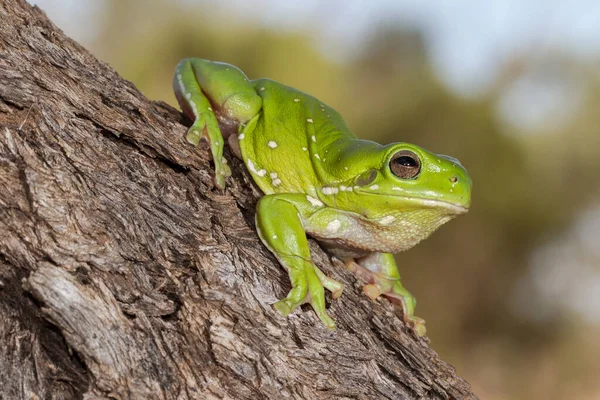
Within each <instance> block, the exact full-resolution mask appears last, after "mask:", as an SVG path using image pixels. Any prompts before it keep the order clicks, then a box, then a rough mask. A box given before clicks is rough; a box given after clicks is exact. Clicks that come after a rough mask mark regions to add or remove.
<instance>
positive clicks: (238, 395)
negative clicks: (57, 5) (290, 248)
mask: <svg viewBox="0 0 600 400" xmlns="http://www.w3.org/2000/svg"><path fill="white" fill-rule="evenodd" d="M182 122H183V117H182V115H181V114H180V113H179V112H178V111H176V110H175V109H173V108H171V107H169V106H168V105H166V104H164V103H162V102H151V101H149V100H147V99H146V98H145V97H144V96H143V95H142V94H141V93H140V92H139V91H138V90H137V89H136V88H135V87H134V86H133V85H132V84H131V83H130V82H127V81H125V80H123V79H122V78H121V77H119V76H118V75H117V73H116V72H115V71H114V70H113V69H111V68H110V67H109V66H108V65H106V64H103V63H101V62H99V61H98V60H96V59H95V58H94V57H93V56H92V55H91V54H90V53H89V52H87V51H86V50H85V49H83V48H82V47H81V46H80V45H78V44H77V43H75V42H73V41H72V40H70V39H69V38H67V37H65V36H64V34H63V33H62V32H61V31H60V30H58V29H57V28H56V27H55V26H54V25H53V24H52V23H51V22H50V21H49V20H48V19H47V17H46V16H45V14H44V13H43V12H42V11H40V10H39V9H38V8H36V7H31V6H30V5H28V4H27V3H25V1H23V0H1V1H0V398H1V399H31V398H34V399H38V398H39V399H41V398H43V399H55V398H56V399H72V398H87V399H107V398H112V399H288V398H290V399H311V400H312V399H421V398H425V399H447V398H461V399H462V398H475V396H474V395H473V394H472V393H471V392H470V389H469V385H468V384H467V383H466V382H465V381H464V380H463V379H461V378H459V377H457V376H456V375H455V372H454V370H453V368H452V367H451V366H449V365H448V364H446V363H445V362H443V361H441V360H440V359H439V358H438V356H437V355H436V354H435V352H433V351H432V350H431V349H430V348H429V347H428V345H427V340H425V339H421V338H418V337H416V336H415V335H414V333H413V332H412V331H411V330H410V329H408V328H407V327H406V326H405V325H404V324H403V322H402V321H401V319H399V318H398V317H397V316H396V314H395V313H396V312H397V310H394V308H393V306H392V305H391V304H389V303H388V302H387V300H381V301H371V300H369V299H368V298H367V297H366V296H364V295H363V294H362V293H361V290H360V283H359V282H357V280H356V279H355V277H354V276H353V275H352V274H351V273H350V272H348V271H346V270H345V269H344V268H343V266H342V265H341V264H340V263H339V262H333V263H332V262H331V261H330V260H329V258H328V257H327V255H326V254H325V253H324V252H323V251H322V250H321V249H320V248H319V247H318V245H317V244H316V243H314V242H311V250H312V252H313V254H314V259H315V261H316V263H317V265H318V266H319V267H320V268H322V269H323V271H325V272H326V273H327V274H329V275H330V276H332V277H334V278H335V279H339V280H341V281H342V282H344V283H345V284H346V289H345V291H344V294H343V295H342V297H341V298H340V299H338V300H336V301H332V302H331V305H330V308H329V312H330V314H331V316H332V317H333V318H334V319H335V320H336V322H337V326H338V328H337V330H336V331H334V332H330V331H328V330H327V329H325V328H324V327H323V325H322V324H321V323H320V322H319V321H318V320H317V318H316V317H315V315H314V314H313V312H312V311H311V310H308V309H303V310H298V311H297V312H295V313H294V314H293V315H291V316H290V317H288V318H284V317H281V316H279V315H278V314H277V313H276V312H275V311H274V310H273V309H272V308H271V304H272V303H273V302H275V301H276V300H277V299H279V298H282V297H284V296H285V295H286V293H287V291H288V290H289V289H290V285H289V281H288V277H287V274H286V273H285V271H284V270H283V269H282V268H281V267H280V266H279V264H278V263H277V261H276V260H275V259H274V257H273V256H272V255H271V254H270V253H269V251H268V250H267V249H265V248H264V246H262V245H261V243H260V241H259V239H258V237H257V235H256V233H255V231H254V227H253V224H254V222H253V218H254V206H255V204H256V201H257V199H258V198H259V195H260V194H259V191H258V190H257V188H256V187H255V186H254V185H253V183H252V182H251V179H250V177H249V175H248V174H247V173H246V172H245V170H244V168H243V165H242V164H241V163H239V162H238V161H235V160H231V157H229V156H228V157H229V159H230V160H231V161H230V162H231V164H232V168H233V170H234V176H233V177H232V179H230V180H229V182H228V187H227V190H226V191H225V192H221V191H219V190H216V189H215V188H214V187H213V185H212V181H211V173H212V169H211V166H210V161H209V153H208V151H207V149H206V148H199V149H195V148H193V147H192V146H190V145H188V144H187V143H186V142H185V140H184V132H185V130H186V127H185V126H184V125H183V124H182Z"/></svg>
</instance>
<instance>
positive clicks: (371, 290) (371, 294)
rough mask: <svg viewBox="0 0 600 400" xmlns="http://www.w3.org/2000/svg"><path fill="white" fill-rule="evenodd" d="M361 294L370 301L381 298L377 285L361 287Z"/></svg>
mask: <svg viewBox="0 0 600 400" xmlns="http://www.w3.org/2000/svg"><path fill="white" fill-rule="evenodd" d="M363 293H364V294H365V295H366V296H367V297H368V298H370V299H371V300H376V299H377V298H378V297H379V296H381V289H380V288H379V287H378V286H377V285H373V284H368V285H364V286H363Z"/></svg>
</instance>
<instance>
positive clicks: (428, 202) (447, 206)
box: [396, 196, 469, 214]
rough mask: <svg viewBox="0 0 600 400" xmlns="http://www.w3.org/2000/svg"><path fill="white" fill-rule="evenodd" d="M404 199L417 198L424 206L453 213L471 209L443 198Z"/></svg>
mask: <svg viewBox="0 0 600 400" xmlns="http://www.w3.org/2000/svg"><path fill="white" fill-rule="evenodd" d="M396 197H402V196H396ZM403 198H404V199H406V200H408V201H410V200H415V201H416V202H417V203H419V204H420V205H422V206H424V207H428V208H437V209H440V208H442V209H444V210H447V211H449V212H450V213H451V214H466V213H468V212H469V209H468V208H467V207H465V206H462V205H459V204H455V203H449V202H447V201H443V200H432V199H422V198H419V197H416V198H415V197H411V198H406V197H403Z"/></svg>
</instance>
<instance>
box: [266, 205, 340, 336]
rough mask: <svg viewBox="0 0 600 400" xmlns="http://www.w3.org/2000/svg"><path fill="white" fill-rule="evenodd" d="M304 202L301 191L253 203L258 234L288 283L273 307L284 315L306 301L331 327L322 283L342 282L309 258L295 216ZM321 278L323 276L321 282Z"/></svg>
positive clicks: (332, 285) (337, 287)
mask: <svg viewBox="0 0 600 400" xmlns="http://www.w3.org/2000/svg"><path fill="white" fill-rule="evenodd" d="M304 202H306V203H308V202H307V200H306V196H304V195H296V194H274V195H267V196H264V197H263V198H262V199H261V200H260V201H259V202H258V205H257V213H256V226H257V230H258V234H259V236H260V238H261V240H262V241H263V243H264V244H265V245H266V246H267V248H268V249H269V250H271V252H273V254H274V255H275V256H276V257H277V259H278V260H279V262H280V263H281V265H282V266H283V267H284V268H285V269H286V270H287V271H288V273H289V276H290V281H291V283H292V290H291V291H290V292H289V294H288V296H287V297H286V298H285V299H283V300H281V301H278V302H277V303H275V304H274V307H275V308H276V309H277V310H278V311H279V312H280V313H281V314H283V315H287V314H289V313H290V312H292V311H293V310H294V309H295V308H296V307H297V306H299V305H300V304H302V303H305V302H308V303H310V304H311V305H312V307H313V309H314V310H315V312H316V314H317V316H318V317H319V318H320V319H321V321H322V322H323V323H324V324H325V325H326V326H327V327H329V328H333V327H335V323H334V322H333V320H332V319H331V318H330V317H329V316H328V315H327V312H326V310H325V294H324V290H323V285H324V283H326V286H329V287H328V288H329V289H334V290H336V291H338V292H340V291H341V287H342V286H341V284H340V283H338V282H336V281H333V280H332V279H329V278H326V277H325V275H324V274H323V273H322V272H321V271H317V268H316V266H315V265H314V264H313V262H312V260H311V256H310V249H309V247H308V240H307V238H306V233H305V232H304V227H303V226H302V221H301V219H300V216H299V209H303V208H305V207H306V204H305V203H304ZM308 206H310V204H309V203H308ZM321 278H325V279H324V282H323V281H322V279H321Z"/></svg>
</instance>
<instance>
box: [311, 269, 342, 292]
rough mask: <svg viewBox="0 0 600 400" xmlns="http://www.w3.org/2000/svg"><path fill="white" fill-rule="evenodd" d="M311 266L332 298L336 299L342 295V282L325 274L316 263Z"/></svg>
mask: <svg viewBox="0 0 600 400" xmlns="http://www.w3.org/2000/svg"><path fill="white" fill-rule="evenodd" d="M313 267H314V269H315V273H316V274H317V276H318V277H319V280H320V281H321V284H322V285H323V287H325V289H327V290H329V291H330V292H331V297H332V298H333V299H337V298H338V297H340V296H341V295H342V292H343V291H344V284H343V283H342V282H339V281H336V280H335V279H332V278H330V277H328V276H327V275H325V274H324V273H323V271H321V270H320V269H319V267H317V266H316V265H314V266H313Z"/></svg>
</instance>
